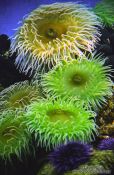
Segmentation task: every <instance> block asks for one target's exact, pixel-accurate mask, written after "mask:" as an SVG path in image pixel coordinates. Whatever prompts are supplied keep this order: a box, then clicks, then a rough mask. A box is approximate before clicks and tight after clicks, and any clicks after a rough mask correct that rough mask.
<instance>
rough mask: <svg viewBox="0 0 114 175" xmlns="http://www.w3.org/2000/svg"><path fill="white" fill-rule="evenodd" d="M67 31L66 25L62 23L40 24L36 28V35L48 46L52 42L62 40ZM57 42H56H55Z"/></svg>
mask: <svg viewBox="0 0 114 175" xmlns="http://www.w3.org/2000/svg"><path fill="white" fill-rule="evenodd" d="M67 31H68V25H67V24H62V23H59V22H58V23H54V22H51V23H49V22H45V21H44V23H43V22H42V23H41V24H39V26H38V30H37V33H38V35H39V36H41V41H42V42H43V43H44V44H46V43H47V44H48V43H49V42H52V41H54V40H56V39H57V40H58V39H59V40H62V38H63V35H64V34H66V33H67ZM56 42H57V41H56Z"/></svg>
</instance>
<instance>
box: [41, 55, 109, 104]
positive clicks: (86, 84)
mask: <svg viewBox="0 0 114 175" xmlns="http://www.w3.org/2000/svg"><path fill="white" fill-rule="evenodd" d="M101 58H102V57H101V56H100V55H97V56H93V58H91V59H81V60H80V59H77V60H73V61H70V62H67V63H66V64H63V65H62V64H61V66H60V65H59V66H58V67H57V68H56V69H53V70H52V71H50V72H48V73H46V74H44V75H43V80H42V86H43V88H44V91H45V92H47V93H48V94H49V95H51V96H53V97H55V98H56V97H61V98H65V99H69V98H70V99H73V100H74V101H77V100H80V101H81V102H82V103H84V104H86V105H91V106H92V107H97V106H101V103H102V102H106V98H105V97H106V96H111V95H112V81H111V79H110V72H111V69H110V67H108V66H104V63H105V60H103V59H101Z"/></svg>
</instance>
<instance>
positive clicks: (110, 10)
mask: <svg viewBox="0 0 114 175" xmlns="http://www.w3.org/2000/svg"><path fill="white" fill-rule="evenodd" d="M94 12H95V13H96V14H97V15H98V16H99V17H100V18H101V20H102V21H103V23H104V24H105V25H106V26H113V25H114V0H102V1H101V2H100V3H98V4H97V5H96V7H95V8H94Z"/></svg>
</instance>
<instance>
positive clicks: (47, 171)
mask: <svg viewBox="0 0 114 175" xmlns="http://www.w3.org/2000/svg"><path fill="white" fill-rule="evenodd" d="M37 175H56V173H55V171H54V167H53V166H52V165H51V164H49V163H48V164H45V165H44V166H43V167H42V168H41V170H40V171H39V172H38V174H37Z"/></svg>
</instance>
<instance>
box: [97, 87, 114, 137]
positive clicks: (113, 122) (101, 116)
mask: <svg viewBox="0 0 114 175" xmlns="http://www.w3.org/2000/svg"><path fill="white" fill-rule="evenodd" d="M112 89H113V91H112V92H113V95H112V96H111V97H110V98H109V99H107V103H106V104H105V105H103V106H102V108H101V109H100V110H99V111H98V114H97V117H96V123H97V124H98V126H99V133H100V136H103V135H105V136H106V135H109V136H113V135H114V87H112Z"/></svg>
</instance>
